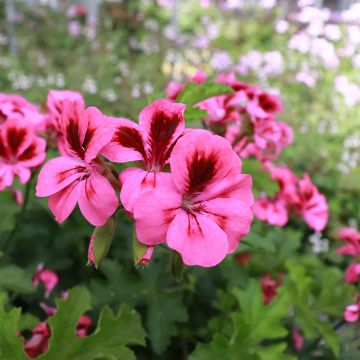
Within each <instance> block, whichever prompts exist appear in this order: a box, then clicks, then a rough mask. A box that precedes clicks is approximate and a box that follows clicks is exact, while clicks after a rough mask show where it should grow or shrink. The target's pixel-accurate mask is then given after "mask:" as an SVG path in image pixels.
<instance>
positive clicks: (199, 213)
mask: <svg viewBox="0 0 360 360" xmlns="http://www.w3.org/2000/svg"><path fill="white" fill-rule="evenodd" d="M170 168H171V174H164V178H165V179H166V184H165V181H164V186H163V187H161V188H160V187H159V188H157V189H154V190H153V191H149V192H146V193H144V194H143V195H142V196H141V197H139V198H138V200H137V202H136V205H135V208H134V218H135V222H136V233H137V237H138V239H139V240H140V242H142V243H143V244H146V245H150V246H151V245H156V244H160V243H164V242H166V243H167V245H168V246H169V247H170V248H172V249H174V250H176V251H177V252H179V253H180V254H181V256H182V259H183V261H184V263H185V264H186V265H199V266H204V267H209V266H214V265H217V264H218V263H220V262H221V261H222V260H223V259H224V257H225V256H226V255H227V254H228V253H232V252H233V251H234V250H235V249H236V248H237V245H238V243H239V240H240V239H241V238H242V237H243V236H245V235H246V234H247V233H248V231H249V229H250V224H251V222H252V218H253V215H252V212H251V210H250V207H251V206H252V204H253V195H252V192H251V177H250V176H249V175H245V174H241V161H240V159H239V158H238V157H237V156H236V154H235V153H234V151H233V150H232V148H231V145H230V144H229V143H228V142H227V141H226V140H225V139H223V138H221V137H219V136H217V135H212V134H211V133H209V132H207V131H205V130H193V131H191V132H189V133H188V134H186V135H184V136H183V137H182V138H180V139H179V140H178V141H177V143H176V145H175V147H174V149H173V151H172V153H171V156H170Z"/></svg>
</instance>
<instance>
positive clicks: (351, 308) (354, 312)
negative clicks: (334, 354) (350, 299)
mask: <svg viewBox="0 0 360 360" xmlns="http://www.w3.org/2000/svg"><path fill="white" fill-rule="evenodd" d="M359 318H360V301H358V302H357V303H356V304H351V305H348V306H347V307H346V308H345V310H344V319H345V320H346V321H347V322H350V323H353V322H357V321H358V320H359Z"/></svg>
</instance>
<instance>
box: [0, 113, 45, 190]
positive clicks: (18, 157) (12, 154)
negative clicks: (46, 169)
mask: <svg viewBox="0 0 360 360" xmlns="http://www.w3.org/2000/svg"><path fill="white" fill-rule="evenodd" d="M45 148H46V141H45V140H44V139H42V138H40V137H38V136H36V135H35V133H34V131H33V129H32V127H31V126H26V125H25V124H24V123H23V122H20V121H17V120H15V119H12V120H7V121H6V123H4V124H2V125H0V191H1V190H3V189H4V188H5V187H7V186H11V185H12V184H13V182H14V176H15V175H17V176H18V177H19V180H20V182H21V183H22V184H25V183H26V182H28V181H29V179H30V176H31V169H33V168H36V167H37V166H39V165H40V164H41V163H42V162H43V161H44V160H45V157H46V155H45Z"/></svg>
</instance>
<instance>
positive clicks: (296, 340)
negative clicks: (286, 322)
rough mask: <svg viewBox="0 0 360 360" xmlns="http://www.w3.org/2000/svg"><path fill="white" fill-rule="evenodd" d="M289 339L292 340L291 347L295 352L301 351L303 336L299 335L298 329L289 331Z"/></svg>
mask: <svg viewBox="0 0 360 360" xmlns="http://www.w3.org/2000/svg"><path fill="white" fill-rule="evenodd" d="M291 337H292V340H293V345H294V348H295V350H296V351H301V349H302V348H303V346H304V336H303V335H302V334H301V332H300V330H299V329H298V328H295V327H294V328H293V329H292V330H291Z"/></svg>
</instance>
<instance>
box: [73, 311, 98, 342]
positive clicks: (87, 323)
mask: <svg viewBox="0 0 360 360" xmlns="http://www.w3.org/2000/svg"><path fill="white" fill-rule="evenodd" d="M93 326H94V324H93V322H92V320H91V319H90V317H89V316H87V315H81V316H80V319H79V321H78V324H77V327H76V335H77V336H79V337H84V336H88V334H89V331H90V329H91V328H92V327H93Z"/></svg>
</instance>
